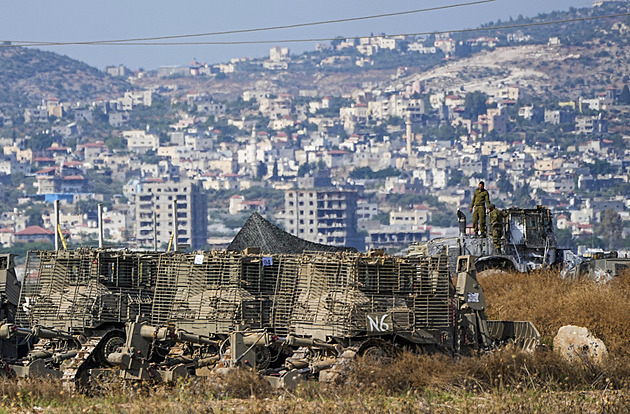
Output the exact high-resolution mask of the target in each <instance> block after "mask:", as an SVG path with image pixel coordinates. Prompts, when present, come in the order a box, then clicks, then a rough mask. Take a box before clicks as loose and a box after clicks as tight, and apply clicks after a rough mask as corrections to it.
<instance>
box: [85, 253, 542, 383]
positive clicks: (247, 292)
mask: <svg viewBox="0 0 630 414" xmlns="http://www.w3.org/2000/svg"><path fill="white" fill-rule="evenodd" d="M457 266H458V270H459V273H458V278H457V286H454V285H453V284H452V282H451V274H450V272H449V271H448V257H447V256H446V254H441V255H435V256H420V255H416V256H413V257H399V256H389V255H385V254H383V253H382V252H374V253H371V254H359V253H348V252H343V253H339V252H338V253H329V252H304V253H303V254H299V255H278V254H276V255H271V254H270V255H265V254H260V253H256V254H245V253H234V252H198V253H195V254H189V255H187V254H179V253H175V254H170V255H163V256H162V257H161V261H160V267H159V272H158V280H157V282H156V290H155V292H156V293H155V298H154V304H153V311H152V319H151V324H149V323H142V322H140V321H138V322H131V323H128V325H127V337H126V343H125V345H124V346H123V347H121V348H120V350H119V351H118V352H114V353H112V354H110V355H109V358H108V360H109V362H110V363H111V364H112V365H114V366H117V367H119V368H120V371H114V372H118V373H119V375H120V376H122V377H123V378H126V379H155V380H165V381H171V380H174V379H175V378H177V377H178V376H185V375H208V373H209V368H208V366H211V365H214V364H220V365H223V366H242V365H246V366H248V367H250V368H253V369H256V370H258V371H260V372H261V373H262V374H264V375H265V376H267V377H269V379H270V381H272V382H273V383H275V384H280V385H283V384H287V383H288V382H290V381H289V379H296V378H297V377H301V376H306V375H315V374H316V375H317V376H318V377H319V378H320V380H331V379H334V378H335V377H336V376H338V375H339V374H340V373H341V372H342V371H343V367H344V366H345V365H346V363H347V361H348V359H350V358H352V357H353V356H354V355H357V354H359V355H371V356H377V357H378V356H382V355H386V354H388V355H393V354H395V353H396V352H397V351H398V350H400V349H403V348H404V349H411V350H417V351H427V350H435V351H442V352H447V353H451V354H459V353H468V352H470V351H472V350H475V349H490V348H492V347H493V346H495V345H496V344H498V343H500V342H503V341H507V340H517V341H520V342H521V343H523V344H525V346H526V347H528V348H529V347H531V346H533V344H535V343H536V341H537V339H538V334H537V332H536V330H535V328H534V327H533V326H532V325H531V324H530V323H528V322H505V321H487V320H486V318H485V313H484V309H485V299H484V296H483V290H482V289H481V286H480V285H479V283H477V280H476V272H475V270H474V264H473V258H472V257H462V258H459V259H458V264H457ZM228 344H229V346H228ZM156 354H162V357H161V358H160V361H161V362H160V361H157V362H156V361H155V358H154V357H155V355H156ZM111 374H112V371H104V370H102V369H95V370H92V371H91V376H92V378H96V379H98V378H102V376H106V375H111ZM96 382H98V381H96Z"/></svg>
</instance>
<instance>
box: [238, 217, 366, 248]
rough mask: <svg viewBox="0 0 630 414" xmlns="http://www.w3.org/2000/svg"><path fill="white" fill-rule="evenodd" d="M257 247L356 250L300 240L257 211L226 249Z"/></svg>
mask: <svg viewBox="0 0 630 414" xmlns="http://www.w3.org/2000/svg"><path fill="white" fill-rule="evenodd" d="M248 247H258V248H260V249H261V251H262V252H264V253H271V254H300V253H303V252H305V251H318V252H356V251H357V250H356V249H355V248H353V247H337V246H328V245H325V244H320V243H314V242H310V241H307V240H302V239H300V238H298V237H295V236H293V235H292V234H289V233H287V232H286V231H284V230H281V229H279V228H278V227H277V226H275V225H273V224H272V223H270V222H269V221H267V220H265V218H264V217H262V216H261V215H260V214H258V213H253V214H252V215H251V216H250V217H249V218H248V219H247V221H246V222H245V224H244V225H243V228H242V229H241V231H239V232H238V234H237V235H236V236H235V237H234V240H232V243H230V245H229V246H228V248H227V250H230V251H234V252H241V251H243V250H245V249H246V248H248Z"/></svg>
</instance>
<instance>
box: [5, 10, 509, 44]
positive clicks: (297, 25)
mask: <svg viewBox="0 0 630 414" xmlns="http://www.w3.org/2000/svg"><path fill="white" fill-rule="evenodd" d="M495 1H497V0H477V1H470V2H467V3H456V4H449V5H445V6H435V7H428V8H424V9H415V10H407V11H401V12H393V13H382V14H374V15H370V16H360V17H349V18H345V19H335V20H323V21H318V22H309V23H295V24H287V25H280V26H269V27H259V28H251V29H237V30H226V31H221V32H208V33H193V34H183V35H172V36H156V37H139V38H129V39H114V40H92V41H82V42H44V41H29V40H16V41H14V42H12V43H19V45H20V46H43V45H46V46H49V45H50V46H57V45H64V46H66V45H91V44H105V45H112V44H117V43H128V42H148V41H153V40H169V39H185V38H191V37H206V36H218V35H227V34H240V33H252V32H263V31H270V30H280V29H294V28H298V27H308V26H320V25H324V24H333V23H348V22H355V21H361V20H371V19H380V18H383V17H395V16H404V15H408V14H417V13H425V12H430V11H438V10H446V9H453V8H456V7H464V6H474V5H479V4H484V3H493V2H495Z"/></svg>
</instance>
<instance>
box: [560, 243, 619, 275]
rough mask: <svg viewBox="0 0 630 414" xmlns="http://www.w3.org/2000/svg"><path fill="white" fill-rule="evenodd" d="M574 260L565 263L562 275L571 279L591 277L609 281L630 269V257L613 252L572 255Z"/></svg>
mask: <svg viewBox="0 0 630 414" xmlns="http://www.w3.org/2000/svg"><path fill="white" fill-rule="evenodd" d="M572 259H573V260H572V261H571V262H569V261H567V263H566V264H565V267H564V269H563V270H562V273H561V274H562V276H563V277H565V278H569V279H577V278H580V277H589V278H592V279H595V280H597V281H599V282H607V281H609V280H610V279H612V278H614V277H617V276H620V275H621V274H622V273H623V272H629V271H630V258H628V257H619V254H618V253H617V252H615V251H613V252H608V253H604V252H598V253H595V254H593V256H592V257H589V258H581V257H578V256H574V257H572Z"/></svg>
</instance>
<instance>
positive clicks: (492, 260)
mask: <svg viewBox="0 0 630 414" xmlns="http://www.w3.org/2000/svg"><path fill="white" fill-rule="evenodd" d="M503 211H504V212H505V213H506V214H507V218H506V219H505V220H504V223H503V226H504V227H503V237H502V238H501V240H500V248H498V249H497V248H496V247H495V246H494V245H493V243H492V239H491V238H490V237H481V238H480V237H474V236H471V235H468V234H466V216H465V215H464V214H463V213H462V212H461V211H458V219H459V230H460V234H459V236H458V237H450V238H437V239H433V240H430V241H428V242H422V243H414V244H412V245H410V246H409V250H408V254H409V255H410V256H415V255H427V254H428V255H433V254H440V253H445V254H447V255H448V257H449V268H450V270H451V271H454V270H455V267H456V263H457V257H458V256H461V255H472V256H476V257H477V260H476V267H477V269H478V270H484V269H493V268H494V269H506V270H508V269H513V270H517V271H519V272H527V271H528V270H532V269H538V268H541V267H545V266H553V265H558V264H561V263H562V260H563V254H564V251H563V250H562V249H559V248H558V245H557V241H556V235H555V231H554V227H553V221H552V218H553V216H552V213H551V211H549V209H548V208H547V207H542V206H537V207H536V208H533V209H523V208H516V207H511V208H507V209H505V210H503Z"/></svg>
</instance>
